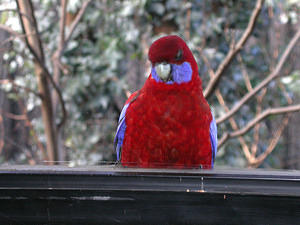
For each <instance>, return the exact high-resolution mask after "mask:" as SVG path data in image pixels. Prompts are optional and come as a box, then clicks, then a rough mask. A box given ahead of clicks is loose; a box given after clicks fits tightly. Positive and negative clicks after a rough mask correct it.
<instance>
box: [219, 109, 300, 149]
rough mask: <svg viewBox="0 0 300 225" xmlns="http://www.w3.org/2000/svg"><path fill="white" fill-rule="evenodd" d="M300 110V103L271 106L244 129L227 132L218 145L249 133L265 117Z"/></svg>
mask: <svg viewBox="0 0 300 225" xmlns="http://www.w3.org/2000/svg"><path fill="white" fill-rule="evenodd" d="M297 111H300V104H297V105H292V106H285V107H278V108H271V109H267V110H265V111H263V112H262V113H261V114H260V115H258V116H256V117H255V118H254V119H252V120H251V121H250V122H249V123H248V124H247V125H246V126H245V127H243V128H242V129H239V130H237V131H233V132H231V133H225V134H224V135H223V136H222V138H221V140H220V142H219V145H218V147H221V146H222V145H223V144H224V143H225V141H227V140H228V139H229V138H235V137H238V136H241V135H244V134H245V133H247V132H248V131H249V130H250V129H251V128H252V127H253V126H255V124H257V123H259V122H260V121H262V120H263V119H264V118H266V117H268V116H270V115H277V114H284V113H290V112H297Z"/></svg>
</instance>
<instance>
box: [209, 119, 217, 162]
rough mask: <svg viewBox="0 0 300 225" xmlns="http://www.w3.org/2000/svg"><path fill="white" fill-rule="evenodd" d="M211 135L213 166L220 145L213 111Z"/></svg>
mask: <svg viewBox="0 0 300 225" xmlns="http://www.w3.org/2000/svg"><path fill="white" fill-rule="evenodd" d="M209 136H210V142H211V149H212V159H211V166H212V167H213V166H214V161H215V158H216V154H217V146H218V137H217V124H216V120H215V117H214V115H213V113H212V121H211V122H210V127H209Z"/></svg>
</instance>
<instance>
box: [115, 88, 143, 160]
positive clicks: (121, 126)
mask: <svg viewBox="0 0 300 225" xmlns="http://www.w3.org/2000/svg"><path fill="white" fill-rule="evenodd" d="M138 94H139V92H134V93H133V94H132V95H131V96H130V97H129V98H128V100H127V101H126V103H125V105H124V107H123V109H122V111H121V114H120V117H119V122H118V128H117V132H116V136H115V140H114V143H115V147H116V152H117V160H118V161H120V159H121V148H122V145H123V140H124V137H125V131H126V122H125V118H126V110H127V108H128V107H129V106H130V104H131V103H132V102H133V101H135V100H136V99H137V97H138Z"/></svg>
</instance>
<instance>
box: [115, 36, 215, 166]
mask: <svg viewBox="0 0 300 225" xmlns="http://www.w3.org/2000/svg"><path fill="white" fill-rule="evenodd" d="M148 59H149V60H150V62H151V72H150V75H149V76H148V78H147V79H146V81H145V83H144V85H143V87H142V88H141V89H140V90H138V91H136V92H134V93H133V94H131V95H130V97H129V98H128V100H127V101H126V102H125V105H124V107H123V109H122V111H121V113H120V116H119V122H118V126H117V131H116V135H115V140H114V142H115V148H116V154H117V162H119V163H121V165H122V166H124V167H137V168H176V169H185V168H203V169H210V168H213V166H214V161H215V157H216V153H217V125H216V121H215V119H214V116H213V114H212V111H211V109H210V107H209V105H208V103H207V101H206V99H205V97H204V95H203V91H202V81H201V79H200V76H199V74H198V65H197V62H196V60H195V58H194V56H193V54H192V52H191V50H190V49H189V47H188V46H187V44H186V43H185V41H184V40H183V39H182V38H181V37H179V36H177V35H167V36H163V37H161V38H159V39H157V40H156V41H154V42H153V43H152V44H151V46H150V48H149V51H148Z"/></svg>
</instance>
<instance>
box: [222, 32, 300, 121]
mask: <svg viewBox="0 0 300 225" xmlns="http://www.w3.org/2000/svg"><path fill="white" fill-rule="evenodd" d="M299 38H300V29H299V30H298V31H297V33H296V34H295V35H294V37H293V38H292V40H291V41H290V43H289V44H288V46H287V47H286V49H285V51H284V52H283V54H282V56H281V58H280V60H279V62H278V64H277V65H276V67H275V69H274V70H273V72H272V73H270V74H269V75H268V77H267V78H266V79H264V80H263V81H262V82H261V83H260V84H259V85H257V86H256V87H255V88H254V89H253V90H252V91H251V92H248V93H247V94H246V95H245V96H244V97H243V98H242V99H241V100H240V101H239V102H238V103H237V104H236V105H235V106H234V107H233V108H232V109H231V110H230V111H229V112H228V113H226V114H225V115H224V116H222V117H221V118H218V119H217V120H216V122H217V124H218V123H223V122H224V121H225V120H227V119H228V118H230V117H231V116H233V115H234V114H235V113H236V112H237V111H238V110H239V109H240V108H241V107H242V106H243V105H244V104H245V103H246V102H247V101H248V100H249V99H250V98H252V97H253V96H254V95H255V94H256V93H257V92H259V91H260V90H261V89H263V88H264V87H265V86H267V85H268V84H269V83H270V82H271V81H272V80H274V79H275V78H276V77H277V76H278V75H279V72H280V71H281V69H282V66H283V65H284V63H285V61H286V60H287V58H288V56H289V54H290V53H291V51H292V50H293V48H294V46H295V45H296V43H297V41H298V40H299Z"/></svg>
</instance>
